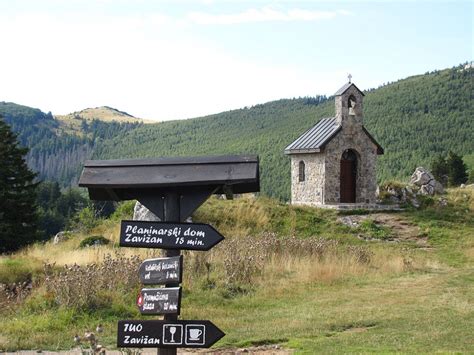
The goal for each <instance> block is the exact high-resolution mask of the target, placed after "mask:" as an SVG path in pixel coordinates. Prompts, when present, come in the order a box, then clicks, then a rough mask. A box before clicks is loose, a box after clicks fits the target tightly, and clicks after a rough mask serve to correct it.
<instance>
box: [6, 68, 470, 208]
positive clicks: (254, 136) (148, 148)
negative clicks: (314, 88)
mask: <svg viewBox="0 0 474 355" xmlns="http://www.w3.org/2000/svg"><path fill="white" fill-rule="evenodd" d="M473 73H474V70H473V69H472V68H471V69H464V66H462V65H461V66H458V67H454V68H452V69H446V70H441V71H435V72H431V73H426V74H424V75H418V76H413V77H410V78H407V79H403V80H399V81H397V82H394V83H390V84H387V85H384V86H382V87H380V88H378V89H372V90H368V91H367V92H366V96H365V100H364V123H365V126H366V127H367V129H368V130H369V131H370V132H371V134H372V135H373V136H374V137H375V138H376V139H377V141H378V142H379V143H380V144H381V145H382V146H383V147H384V148H385V155H384V156H381V157H380V160H379V162H380V163H379V169H378V175H379V180H386V179H392V178H401V179H406V178H407V177H408V176H409V175H410V174H411V173H412V171H413V170H414V168H415V167H416V166H417V165H424V166H429V165H430V162H431V160H432V159H433V157H434V156H435V155H436V154H437V153H447V152H448V151H449V150H452V151H454V152H455V153H457V154H460V155H468V154H472V153H474V107H473V102H474V101H473V97H472V93H473V92H474V88H473ZM342 84H343V83H341V86H342ZM0 115H3V116H4V117H5V118H6V121H7V123H9V124H10V125H12V127H13V129H14V130H15V131H16V132H18V133H19V137H20V140H21V143H22V144H23V145H25V146H27V147H29V148H30V149H31V151H30V154H29V156H28V163H29V165H30V166H31V167H32V168H33V169H35V170H38V171H40V176H41V177H42V178H45V179H50V180H57V181H60V182H62V184H63V185H67V184H69V183H75V182H76V181H77V178H78V175H79V173H80V168H81V166H82V164H83V161H84V160H85V159H88V158H89V157H93V158H97V159H112V158H138V157H161V156H178V155H181V156H184V155H189V156H195V155H206V154H239V153H242V154H244V153H245V154H248V153H253V154H258V155H259V156H260V159H261V179H262V191H263V192H264V193H265V194H268V195H271V196H275V197H279V198H282V199H288V197H289V191H290V188H289V186H290V177H289V175H290V168H289V158H288V157H286V156H284V155H283V149H284V148H285V147H286V146H287V145H288V144H289V143H291V142H292V141H293V140H294V139H295V138H296V137H298V136H299V135H300V134H301V133H303V132H304V131H305V130H307V129H308V128H309V127H311V126H312V125H314V124H315V123H316V122H317V121H318V120H319V119H320V118H323V117H330V116H333V115H334V100H333V98H329V99H328V98H326V97H323V96H318V97H310V98H298V99H284V100H279V101H273V102H269V103H266V104H261V105H256V106H253V107H250V108H243V109H239V110H233V111H228V112H223V113H219V114H215V115H210V116H206V117H200V118H194V119H189V120H182V121H167V122H162V123H156V124H147V125H143V124H142V123H119V122H102V121H99V120H92V121H91V120H89V119H86V118H83V117H81V116H80V115H72V117H70V118H69V119H67V120H61V119H60V120H56V119H55V118H54V117H53V116H52V115H51V114H50V113H48V114H45V113H43V112H41V111H39V110H35V109H31V108H28V107H25V106H20V105H15V104H11V103H1V102H0Z"/></svg>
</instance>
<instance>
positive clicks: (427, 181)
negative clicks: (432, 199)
mask: <svg viewBox="0 0 474 355" xmlns="http://www.w3.org/2000/svg"><path fill="white" fill-rule="evenodd" d="M410 183H411V184H413V185H415V186H417V187H419V192H420V193H421V194H422V195H434V194H442V193H444V189H443V185H441V183H439V182H438V181H436V179H435V178H434V176H433V174H431V173H430V172H429V171H428V170H427V169H425V168H423V167H418V168H416V169H415V172H414V173H413V174H412V176H411V180H410Z"/></svg>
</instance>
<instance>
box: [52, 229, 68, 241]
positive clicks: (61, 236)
mask: <svg viewBox="0 0 474 355" xmlns="http://www.w3.org/2000/svg"><path fill="white" fill-rule="evenodd" d="M69 235H70V234H69V232H67V231H62V232H58V233H57V234H56V235H55V236H54V237H53V244H59V243H61V242H64V241H65V240H68V239H69Z"/></svg>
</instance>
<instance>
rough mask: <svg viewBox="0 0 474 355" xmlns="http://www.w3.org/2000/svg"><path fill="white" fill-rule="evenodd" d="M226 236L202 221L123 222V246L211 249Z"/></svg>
mask: <svg viewBox="0 0 474 355" xmlns="http://www.w3.org/2000/svg"><path fill="white" fill-rule="evenodd" d="M223 239H224V237H223V236H222V235H221V234H220V233H219V232H218V231H216V230H215V229H214V228H213V227H212V226H210V225H208V224H201V223H169V222H145V221H122V225H121V229H120V246H121V247H136V248H162V249H186V250H209V249H211V248H212V247H213V246H215V245H216V244H217V243H219V242H220V241H221V240H223Z"/></svg>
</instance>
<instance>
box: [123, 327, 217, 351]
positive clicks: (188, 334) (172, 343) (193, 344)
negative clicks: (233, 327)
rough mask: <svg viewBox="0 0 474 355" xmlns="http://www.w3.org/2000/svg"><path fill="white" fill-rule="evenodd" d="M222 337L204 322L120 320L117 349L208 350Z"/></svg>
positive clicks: (214, 328)
mask: <svg viewBox="0 0 474 355" xmlns="http://www.w3.org/2000/svg"><path fill="white" fill-rule="evenodd" d="M224 335H225V334H224V333H223V332H222V331H221V330H220V329H219V328H217V327H216V326H215V325H214V324H213V323H212V322H210V321H208V320H177V321H166V320H121V321H119V323H118V334H117V347H118V348H209V347H210V346H211V345H213V344H214V343H216V342H217V341H218V340H219V339H221V338H222V337H223V336H224Z"/></svg>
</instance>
